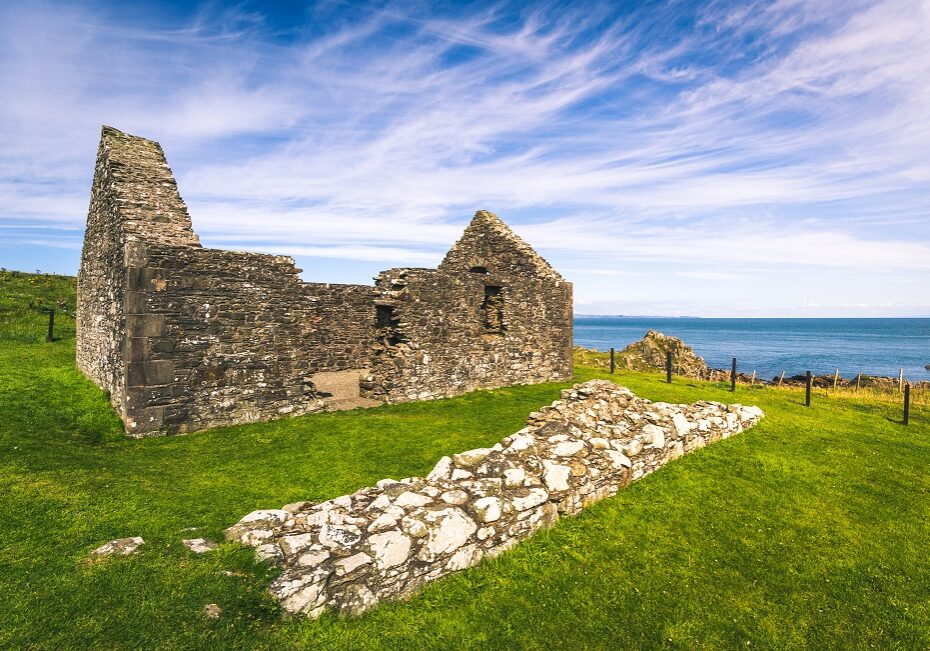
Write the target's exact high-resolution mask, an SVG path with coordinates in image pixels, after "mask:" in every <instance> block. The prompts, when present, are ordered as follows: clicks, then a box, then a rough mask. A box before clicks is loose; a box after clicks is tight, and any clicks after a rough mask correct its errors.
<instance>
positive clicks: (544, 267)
mask: <svg viewBox="0 0 930 651" xmlns="http://www.w3.org/2000/svg"><path fill="white" fill-rule="evenodd" d="M376 287H377V288H378V290H379V293H380V295H379V297H378V299H377V301H378V303H379V305H382V307H383V308H384V309H389V310H390V311H391V317H392V318H391V322H390V323H382V328H380V329H379V332H378V342H377V343H376V344H375V347H374V349H373V355H372V366H371V368H372V370H371V376H370V378H369V380H368V381H367V382H366V383H365V384H363V390H364V392H365V394H366V395H368V396H370V397H372V398H377V399H380V400H385V401H387V402H405V401H408V400H418V399H426V398H440V397H447V396H454V395H458V394H461V393H464V392H467V391H472V390H474V389H479V388H492V387H500V386H508V385H513V384H531V383H536V382H551V381H560V380H567V379H570V378H571V377H572V345H571V342H572V288H571V284H570V283H567V282H566V281H565V280H564V279H562V277H561V276H560V275H559V274H558V273H556V272H555V271H554V270H553V269H552V267H550V266H549V265H548V263H546V262H545V261H544V260H543V259H542V258H541V257H539V255H538V254H536V253H535V252H534V251H533V250H532V249H531V248H530V247H529V246H528V245H527V244H526V243H525V242H523V240H521V239H520V238H518V237H517V236H516V235H515V234H514V233H513V232H512V231H511V230H510V229H509V228H508V227H507V226H506V225H505V224H504V223H503V222H501V221H500V219H498V218H497V216H495V215H493V214H492V213H488V212H485V211H480V212H478V213H477V214H476V215H475V218H474V220H473V221H472V223H471V224H470V225H469V227H468V228H467V229H466V231H465V233H464V235H463V236H462V238H461V239H460V240H459V242H458V243H456V245H455V246H454V247H453V248H452V249H451V250H450V252H449V254H448V255H447V256H446V258H445V260H444V261H443V263H442V264H441V265H440V266H439V268H438V269H436V270H431V269H392V270H390V271H386V272H383V273H382V274H381V275H380V276H379V277H378V279H377V282H376Z"/></svg>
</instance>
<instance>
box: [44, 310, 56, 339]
mask: <svg viewBox="0 0 930 651" xmlns="http://www.w3.org/2000/svg"><path fill="white" fill-rule="evenodd" d="M45 341H55V308H52V309H50V310H49V311H48V334H47V335H46V336H45Z"/></svg>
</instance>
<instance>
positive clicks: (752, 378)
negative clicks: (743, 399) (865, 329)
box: [575, 347, 930, 407]
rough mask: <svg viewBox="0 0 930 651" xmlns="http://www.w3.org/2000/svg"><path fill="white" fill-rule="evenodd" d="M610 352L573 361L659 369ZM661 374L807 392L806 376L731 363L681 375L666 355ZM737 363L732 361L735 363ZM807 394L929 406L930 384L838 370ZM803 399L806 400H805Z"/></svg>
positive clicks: (817, 380)
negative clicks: (763, 372) (769, 373)
mask: <svg viewBox="0 0 930 651" xmlns="http://www.w3.org/2000/svg"><path fill="white" fill-rule="evenodd" d="M613 352H614V351H613V349H611V351H610V352H603V353H602V352H599V351H592V350H588V349H585V348H579V347H576V348H575V361H576V363H578V364H581V365H583V366H593V367H595V368H601V369H604V370H606V371H608V372H609V373H614V372H621V373H622V372H623V371H628V370H641V371H650V372H656V371H658V370H659V368H657V365H656V364H652V365H650V366H649V368H630V367H628V366H625V365H622V364H621V363H620V360H619V359H614V354H613ZM663 361H664V362H665V368H664V374H665V377H666V378H667V381H669V382H671V381H672V378H673V377H685V378H690V379H696V380H704V381H710V382H717V383H720V384H724V385H726V386H729V387H731V388H735V387H736V386H742V387H746V386H749V387H756V388H758V389H764V388H774V389H781V390H787V391H798V392H801V393H802V394H804V393H806V392H807V390H808V389H807V375H806V373H798V374H794V375H788V374H787V372H786V373H783V374H782V375H781V376H780V377H776V378H773V379H771V380H767V379H763V378H760V377H757V376H756V373H755V371H753V372H751V373H745V372H740V371H738V370H737V366H736V365H735V364H734V366H733V368H731V369H703V370H701V371H700V372H682V369H681V367H680V366H679V365H678V364H677V363H676V360H674V359H673V358H670V356H665V358H664V360H663ZM735 361H736V360H734V362H735ZM810 380H811V385H810V389H809V390H810V393H811V396H812V398H813V399H816V398H818V397H820V398H823V397H828V396H834V397H838V398H848V399H859V400H864V401H877V402H886V403H897V404H900V405H902V407H903V403H904V401H905V396H906V398H907V402H908V405H909V406H910V407H912V406H916V405H920V406H930V382H928V381H926V380H918V381H909V380H908V378H907V377H906V376H905V375H904V374H903V372H902V373H901V374H900V375H899V376H898V377H882V376H872V375H866V374H864V373H857V374H856V375H855V376H853V377H851V378H843V377H840V372H839V369H836V371H835V372H834V373H832V374H830V375H820V376H814V375H812V376H811V378H810ZM805 400H806V397H805Z"/></svg>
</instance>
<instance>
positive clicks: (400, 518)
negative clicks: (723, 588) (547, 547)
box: [227, 380, 762, 617]
mask: <svg viewBox="0 0 930 651" xmlns="http://www.w3.org/2000/svg"><path fill="white" fill-rule="evenodd" d="M761 417H762V412H761V410H759V409H758V408H756V407H742V406H740V405H731V406H727V405H722V404H719V403H709V402H698V403H695V404H693V405H670V404H664V403H652V402H649V401H648V400H643V399H640V398H637V397H636V396H634V395H633V394H632V393H631V392H630V391H629V390H628V389H625V388H623V387H620V386H617V385H616V384H613V383H611V382H605V381H602V380H594V381H591V382H586V383H584V384H581V385H578V386H576V387H574V388H572V389H568V390H566V391H564V392H563V393H562V400H559V401H556V402H554V403H553V404H552V405H551V406H550V407H545V408H543V409H540V410H539V411H537V412H534V413H533V414H531V415H530V417H529V420H528V422H527V427H525V428H524V429H522V430H520V431H519V432H517V433H515V434H513V435H511V436H508V437H506V438H505V439H503V440H502V441H501V442H500V443H499V444H498V445H495V446H493V447H490V448H484V449H481V450H480V451H474V450H472V451H469V452H467V453H463V454H462V455H455V456H452V457H445V458H444V459H443V460H441V461H440V462H439V463H437V464H436V468H435V469H434V471H433V472H431V473H430V477H427V478H422V479H421V478H409V479H404V480H401V481H400V482H398V481H394V480H382V481H379V482H377V486H376V487H373V488H367V489H362V490H361V491H358V492H356V493H355V494H354V495H353V496H342V497H340V498H336V499H334V500H330V501H328V502H324V503H322V504H312V503H310V502H306V503H304V504H303V505H302V507H301V508H299V509H297V510H294V509H288V510H263V511H255V512H253V513H250V514H249V515H248V516H246V517H245V518H243V520H242V521H240V522H239V523H237V524H236V525H234V526H232V527H230V528H229V529H228V530H227V533H228V535H229V536H230V537H231V538H233V539H236V540H240V541H242V542H244V543H245V544H248V545H252V546H254V547H255V548H256V553H257V554H258V555H259V556H260V557H261V558H270V559H272V560H273V561H274V562H275V563H278V564H279V565H280V566H281V569H282V572H281V575H280V577H279V578H278V579H276V580H275V582H274V583H273V584H272V586H271V592H272V593H273V594H274V595H275V596H276V597H278V599H280V600H281V603H282V605H283V607H284V608H285V609H287V610H288V611H290V612H301V613H306V614H307V615H309V616H311V617H316V616H318V615H319V614H320V613H322V612H323V611H324V610H325V609H327V608H329V609H332V610H336V611H338V612H343V613H357V612H362V611H364V610H366V609H368V608H371V607H373V606H374V605H375V604H376V603H377V602H378V601H380V600H383V599H394V598H402V597H405V596H408V595H410V594H411V593H413V592H414V591H415V590H416V589H418V588H419V587H420V586H421V585H423V584H424V583H426V582H427V581H431V580H433V579H436V578H439V577H441V576H444V575H446V574H449V573H450V572H454V571H457V570H460V569H464V568H466V567H470V566H471V565H474V564H476V563H478V562H480V561H481V559H482V558H484V557H493V556H496V555H498V554H501V553H503V552H504V551H506V550H507V549H509V548H510V547H512V546H513V545H515V544H517V543H518V542H519V541H520V540H523V539H525V538H527V537H529V536H531V535H532V534H533V533H534V532H536V531H538V530H540V529H542V528H545V527H549V526H552V525H553V524H554V523H555V522H556V521H557V520H558V518H559V517H560V516H563V515H573V514H575V513H578V512H579V511H580V510H581V509H583V508H584V507H586V506H588V505H590V504H593V503H594V502H596V501H597V500H600V499H604V498H605V497H609V496H611V495H614V494H615V493H616V492H617V490H618V489H619V488H621V487H623V486H624V485H626V484H627V483H629V482H630V481H632V480H634V479H638V478H639V477H642V476H643V475H645V474H648V473H650V472H652V471H654V470H655V469H657V468H658V467H660V466H661V465H662V464H664V463H667V462H668V461H671V460H672V459H674V458H676V457H677V456H680V455H681V454H684V453H686V452H690V451H692V450H696V449H699V448H700V447H702V446H704V445H706V444H707V443H711V442H714V441H717V440H719V439H723V438H726V437H728V436H730V435H731V434H734V433H736V432H739V431H742V430H743V429H744V428H746V427H750V426H751V425H753V424H755V423H756V422H757V421H758V420H759V419H760V418H761ZM682 423H688V424H689V425H688V426H687V427H684V426H681V424H682ZM690 423H703V426H702V427H703V429H700V435H698V434H697V431H696V430H694V429H692V427H691V426H690ZM463 455H464V456H463ZM459 459H461V463H463V464H466V465H467V466H468V467H469V468H471V470H470V471H466V470H465V469H464V468H456V467H455V464H456V463H459V461H458V460H459ZM454 460H455V461H454ZM472 471H473V472H472ZM457 472H460V473H462V474H461V475H459V476H457V475H456V473H457ZM359 496H364V497H363V498H359Z"/></svg>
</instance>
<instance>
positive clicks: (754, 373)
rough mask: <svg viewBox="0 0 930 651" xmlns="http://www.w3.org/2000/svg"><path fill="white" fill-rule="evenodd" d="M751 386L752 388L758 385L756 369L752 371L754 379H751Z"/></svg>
mask: <svg viewBox="0 0 930 651" xmlns="http://www.w3.org/2000/svg"><path fill="white" fill-rule="evenodd" d="M749 384H750V386H755V385H756V369H752V377H751V378H749Z"/></svg>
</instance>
